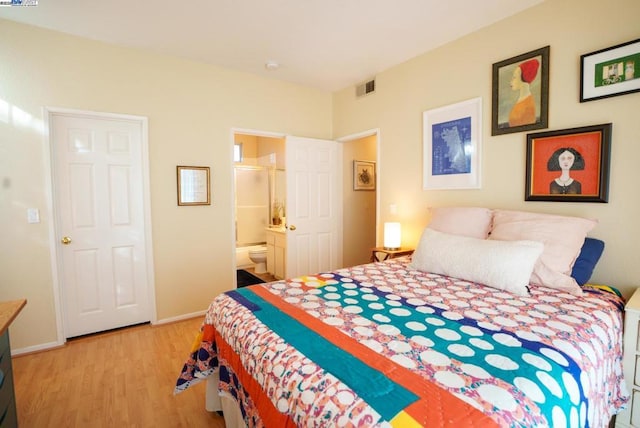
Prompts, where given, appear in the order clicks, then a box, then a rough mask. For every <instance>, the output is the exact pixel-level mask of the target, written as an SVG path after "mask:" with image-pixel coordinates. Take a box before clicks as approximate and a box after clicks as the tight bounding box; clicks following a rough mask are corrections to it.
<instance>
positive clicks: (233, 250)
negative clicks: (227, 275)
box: [229, 127, 287, 288]
mask: <svg viewBox="0 0 640 428" xmlns="http://www.w3.org/2000/svg"><path fill="white" fill-rule="evenodd" d="M236 134H243V135H253V136H256V137H268V138H286V137H287V134H285V133H283V132H272V131H261V130H258V129H248V128H235V127H234V128H231V132H230V134H229V139H230V140H231V151H230V157H229V165H230V167H231V170H230V173H231V175H232V176H233V168H234V166H235V162H234V161H233V145H234V144H235V143H236V140H235V136H236ZM235 197H236V181H235V180H233V179H232V180H231V198H230V200H229V206H230V207H231V228H230V229H229V230H231V232H232V235H231V236H230V238H231V239H230V242H231V254H233V257H232V260H233V263H231V269H232V270H231V273H232V276H233V284H234V286H235V287H236V288H237V287H238V284H237V277H236V270H237V269H238V260H237V259H236V239H235V236H234V234H235V233H236V220H235V219H236V200H235Z"/></svg>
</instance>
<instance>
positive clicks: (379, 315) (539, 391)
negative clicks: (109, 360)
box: [176, 258, 629, 427]
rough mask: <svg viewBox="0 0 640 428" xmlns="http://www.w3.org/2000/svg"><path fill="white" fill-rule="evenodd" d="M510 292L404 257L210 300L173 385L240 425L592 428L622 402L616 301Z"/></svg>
mask: <svg viewBox="0 0 640 428" xmlns="http://www.w3.org/2000/svg"><path fill="white" fill-rule="evenodd" d="M584 291H585V293H584V294H585V295H584V296H583V297H579V298H577V297H576V296H573V295H570V294H566V293H563V292H561V291H557V290H552V289H548V288H543V287H536V286H533V285H532V286H530V295H529V296H517V295H514V294H510V293H508V292H505V291H500V290H496V289H494V288H490V287H486V286H484V285H481V284H477V283H473V282H468V281H463V280H459V279H456V278H451V277H446V276H441V275H436V274H430V273H424V272H419V271H417V270H411V269H410V268H409V258H397V259H392V260H388V261H385V262H381V263H371V264H366V265H362V266H356V267H352V268H346V269H341V270H337V271H335V272H331V273H323V274H318V275H310V276H304V277H299V278H294V279H290V280H286V281H277V282H272V283H267V284H258V285H255V286H251V287H246V288H242V289H238V290H233V291H230V292H227V293H225V294H223V295H221V296H218V297H217V298H216V299H215V300H214V301H213V303H212V304H211V306H210V307H209V310H208V311H207V316H206V319H205V322H204V324H203V327H202V329H201V332H200V335H199V337H198V338H197V340H196V342H195V344H194V348H193V349H192V353H191V355H190V357H189V358H188V360H187V362H186V364H185V366H184V368H183V371H182V373H181V375H180V377H179V379H178V382H177V386H176V392H180V391H182V390H184V389H186V388H188V387H189V386H191V385H193V384H194V383H196V382H198V381H199V380H201V379H203V378H206V377H207V376H208V375H210V374H211V373H213V372H214V371H215V370H218V372H219V377H220V384H219V390H220V391H221V393H224V394H227V395H230V396H232V397H234V398H235V399H236V401H237V402H238V404H239V406H240V408H241V410H242V414H243V416H244V419H245V423H246V424H247V426H267V427H268V426H277V427H286V426H305V427H312V426H317V427H320V426H323V427H324V426H336V427H346V426H367V427H368V426H377V427H414V426H415V427H419V426H425V427H426V426H428V427H437V426H442V427H444V426H451V427H454V426H455V427H488V426H505V427H545V426H549V427H565V426H566V427H604V426H607V424H608V423H609V420H610V419H611V417H612V415H614V414H616V413H617V412H618V411H619V410H620V409H621V408H623V407H624V406H625V405H627V402H628V399H629V398H628V393H627V388H626V386H625V384H624V379H623V375H622V310H623V305H624V301H623V300H622V298H621V297H619V296H618V295H617V294H615V293H612V292H608V291H605V290H603V289H601V288H598V287H590V286H586V287H584Z"/></svg>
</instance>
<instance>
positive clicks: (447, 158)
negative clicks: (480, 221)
mask: <svg viewBox="0 0 640 428" xmlns="http://www.w3.org/2000/svg"><path fill="white" fill-rule="evenodd" d="M481 139H482V98H473V99H470V100H467V101H462V102H459V103H456V104H451V105H448V106H444V107H439V108H435V109H432V110H427V111H425V112H424V113H423V165H422V175H423V177H422V188H423V189H424V190H436V189H479V188H480V184H481V183H480V179H481V176H480V165H481V162H480V151H481V146H482V144H481Z"/></svg>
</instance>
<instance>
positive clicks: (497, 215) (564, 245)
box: [489, 210, 598, 295]
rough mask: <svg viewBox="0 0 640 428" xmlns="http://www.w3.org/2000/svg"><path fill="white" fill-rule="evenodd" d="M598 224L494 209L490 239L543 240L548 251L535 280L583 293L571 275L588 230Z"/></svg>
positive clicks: (540, 262)
mask: <svg viewBox="0 0 640 428" xmlns="http://www.w3.org/2000/svg"><path fill="white" fill-rule="evenodd" d="M596 224H598V222H597V221H596V220H591V219H586V218H580V217H565V216H559V215H552V214H537V213H530V212H524V211H507V210H494V212H493V229H492V230H491V235H490V236H489V239H496V240H501V241H521V240H529V241H538V242H542V243H543V244H544V251H543V252H542V255H541V256H540V258H539V259H538V262H537V263H536V266H535V268H534V269H533V273H532V274H531V283H533V284H538V285H542V286H545V287H549V288H555V289H558V290H562V291H566V292H569V293H571V294H575V295H582V289H581V288H580V286H579V285H578V283H577V282H576V281H575V279H573V278H572V277H571V268H572V266H573V263H574V262H575V260H576V258H577V257H578V254H580V249H581V248H582V244H583V243H584V239H585V238H586V236H587V233H588V232H589V231H590V230H591V229H593V228H594V227H595V226H596Z"/></svg>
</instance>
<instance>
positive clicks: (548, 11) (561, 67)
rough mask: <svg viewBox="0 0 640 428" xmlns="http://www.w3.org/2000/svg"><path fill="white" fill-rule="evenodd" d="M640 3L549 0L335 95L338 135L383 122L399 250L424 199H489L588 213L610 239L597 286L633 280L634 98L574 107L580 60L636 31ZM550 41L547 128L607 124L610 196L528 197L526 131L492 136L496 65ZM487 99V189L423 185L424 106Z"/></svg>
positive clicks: (638, 210) (636, 204)
mask: <svg viewBox="0 0 640 428" xmlns="http://www.w3.org/2000/svg"><path fill="white" fill-rule="evenodd" d="M638 16H640V2H638V1H637V0H621V1H618V2H616V4H615V7H609V6H605V7H603V3H602V2H600V1H594V0H546V1H545V2H543V3H541V4H540V5H538V6H536V7H534V8H532V9H529V10H527V11H525V12H523V13H521V14H518V15H515V16H513V17H511V18H509V19H506V20H504V21H501V22H499V23H497V24H494V25H492V26H490V27H487V28H485V29H483V30H481V31H478V32H476V33H473V34H471V35H470V36H467V37H464V38H462V39H459V40H457V41H455V42H453V43H450V44H448V45H445V46H443V47H441V48H439V49H436V50H434V51H431V52H428V53H425V54H423V55H421V56H419V57H417V58H414V59H412V60H410V61H408V62H406V63H403V64H400V65H398V66H396V67H393V68H391V69H389V70H386V71H384V72H382V73H379V74H378V75H377V76H376V77H377V79H376V80H377V81H376V93H375V94H373V95H369V96H367V97H364V98H361V99H356V98H355V95H354V89H353V88H352V87H350V88H346V89H344V90H343V91H340V92H338V93H336V94H334V101H333V118H334V120H333V125H334V136H338V137H339V136H343V135H350V134H353V133H356V132H360V131H362V130H365V129H371V128H379V129H380V136H381V147H380V154H379V155H380V164H379V165H378V166H379V173H380V198H381V200H380V206H381V219H380V223H379V224H382V222H383V221H385V220H389V219H390V217H391V215H390V212H389V205H390V204H397V207H398V216H397V218H398V219H399V220H400V221H401V222H402V225H403V245H405V244H409V245H415V243H416V242H417V241H418V239H419V236H420V233H421V231H422V229H423V228H424V226H425V225H426V224H427V222H428V215H427V208H428V207H430V206H444V205H465V206H487V207H494V208H507V209H517V210H527V211H536V212H548V213H557V214H564V215H575V216H584V217H593V218H597V219H598V220H599V225H598V226H597V227H596V229H594V230H593V232H592V233H591V235H592V236H594V237H598V238H602V239H604V240H605V241H606V245H607V246H606V249H605V253H604V255H603V258H602V259H601V261H600V263H599V265H598V267H597V269H596V271H595V273H594V276H593V278H592V280H593V281H595V282H604V283H608V284H611V285H613V286H616V287H618V288H620V289H621V290H623V291H624V292H625V294H627V295H628V294H629V292H630V291H631V289H632V288H633V287H636V286H640V260H639V255H640V221H638V219H639V218H640V197H639V195H638V180H639V176H638V159H640V120H639V119H640V116H639V111H640V93H635V94H629V95H624V96H619V97H614V98H609V99H603V100H597V101H591V102H588V103H580V102H579V101H578V100H579V73H580V55H581V54H585V53H588V52H592V51H595V50H598V49H601V48H605V47H608V46H612V45H616V44H619V43H623V42H627V41H630V40H633V39H637V38H639V37H640V27H639V26H638ZM547 45H550V46H551V58H550V105H549V129H550V130H551V129H565V128H572V127H579V126H586V125H595V124H601V123H607V122H612V123H613V141H612V149H611V175H610V194H609V203H607V204H600V203H558V202H556V203H551V202H525V201H524V174H525V148H526V133H516V134H507V135H502V136H495V137H492V136H491V71H492V64H493V63H495V62H499V61H501V60H504V59H507V58H511V57H513V56H516V55H519V54H521V53H525V52H528V51H531V50H534V49H538V48H541V47H543V46H547ZM475 97H482V102H483V143H482V144H483V147H482V171H483V172H482V189H480V190H457V191H423V190H422V113H423V111H425V110H428V109H432V108H435V107H440V106H444V105H448V104H452V103H456V102H459V101H463V100H467V99H470V98H475Z"/></svg>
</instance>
